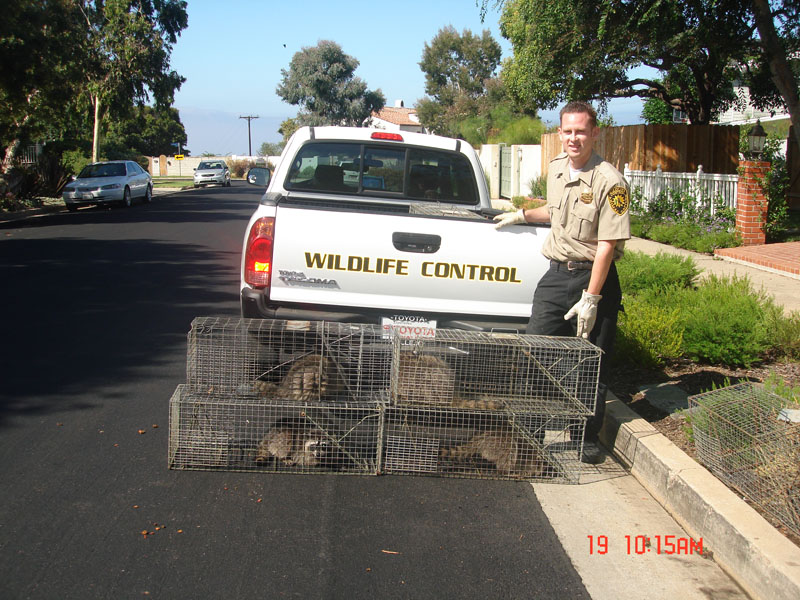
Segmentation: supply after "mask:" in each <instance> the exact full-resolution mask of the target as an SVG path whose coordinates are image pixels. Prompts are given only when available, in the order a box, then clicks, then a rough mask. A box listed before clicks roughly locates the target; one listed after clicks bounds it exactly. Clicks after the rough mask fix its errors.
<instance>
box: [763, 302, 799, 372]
mask: <svg viewBox="0 0 800 600" xmlns="http://www.w3.org/2000/svg"><path fill="white" fill-rule="evenodd" d="M766 321H767V323H766V326H767V331H768V336H769V339H770V340H771V342H772V349H773V350H774V351H775V353H776V354H777V355H778V356H779V357H782V358H785V359H787V360H800V311H793V312H792V313H791V314H790V315H789V316H786V315H784V313H783V310H781V308H780V307H771V309H770V310H768V311H767V317H766Z"/></svg>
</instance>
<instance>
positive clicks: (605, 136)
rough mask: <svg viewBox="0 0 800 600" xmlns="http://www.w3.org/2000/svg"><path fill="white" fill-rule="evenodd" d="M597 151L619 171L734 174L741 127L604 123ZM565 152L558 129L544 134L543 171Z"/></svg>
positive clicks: (596, 147)
mask: <svg viewBox="0 0 800 600" xmlns="http://www.w3.org/2000/svg"><path fill="white" fill-rule="evenodd" d="M594 147H595V150H596V151H597V153H598V154H599V155H600V156H602V157H603V158H605V159H606V160H607V161H609V162H610V163H611V164H613V165H614V166H615V167H616V168H617V169H619V171H620V172H622V170H623V169H624V168H625V164H628V167H629V168H630V169H632V170H636V171H655V170H656V169H657V168H658V166H659V165H661V170H662V171H664V172H673V173H686V172H695V171H697V169H698V168H699V167H700V166H701V165H702V167H703V170H704V171H705V172H706V173H722V174H734V173H736V172H737V168H738V166H739V127H737V126H735V125H682V124H677V125H625V126H623V127H603V128H602V129H601V130H600V135H599V137H598V139H597V141H596V142H595V146H594ZM561 152H562V147H561V141H560V140H559V138H558V134H557V133H548V134H545V135H543V136H542V173H547V170H548V164H549V163H550V160H552V159H553V158H554V157H555V156H557V155H558V154H560V153H561Z"/></svg>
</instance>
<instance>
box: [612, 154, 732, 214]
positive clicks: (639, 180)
mask: <svg viewBox="0 0 800 600" xmlns="http://www.w3.org/2000/svg"><path fill="white" fill-rule="evenodd" d="M623 175H624V176H625V179H627V180H628V184H629V185H630V186H631V190H633V189H635V188H639V189H640V190H641V192H642V195H643V197H644V202H645V208H646V207H647V205H648V204H649V203H650V202H651V201H652V200H655V199H656V198H657V197H658V195H659V194H660V193H661V192H665V191H666V190H668V189H673V190H676V191H679V192H687V193H688V194H689V195H691V196H694V197H695V198H697V199H698V200H701V199H705V200H711V201H712V202H711V203H710V210H711V214H712V215H713V214H714V211H715V208H716V206H715V204H714V202H713V200H714V199H715V198H720V199H721V200H722V203H723V204H724V205H725V207H726V208H732V209H736V189H737V185H738V182H739V176H738V175H721V174H718V173H704V172H703V165H700V166H699V167H698V168H697V172H696V173H664V172H663V171H662V170H661V165H659V166H658V168H657V169H656V170H655V171H632V170H631V169H629V168H628V164H627V163H626V164H625V172H624V173H623Z"/></svg>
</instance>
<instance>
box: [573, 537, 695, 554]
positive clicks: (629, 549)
mask: <svg viewBox="0 0 800 600" xmlns="http://www.w3.org/2000/svg"><path fill="white" fill-rule="evenodd" d="M586 537H587V538H589V554H608V550H609V543H608V536H607V535H588V536H586ZM625 551H626V553H627V554H629V555H636V554H648V553H652V554H676V555H686V556H689V555H692V554H698V555H701V556H702V554H703V538H700V539H698V540H695V539H694V538H691V537H682V536H677V535H652V536H651V535H626V536H625Z"/></svg>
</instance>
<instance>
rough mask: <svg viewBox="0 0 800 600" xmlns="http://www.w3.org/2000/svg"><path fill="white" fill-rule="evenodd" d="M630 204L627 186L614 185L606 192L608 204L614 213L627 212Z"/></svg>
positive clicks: (621, 213)
mask: <svg viewBox="0 0 800 600" xmlns="http://www.w3.org/2000/svg"><path fill="white" fill-rule="evenodd" d="M630 204H631V200H630V197H629V196H628V188H626V187H625V186H623V185H615V186H614V187H613V188H611V190H610V191H609V192H608V205H609V206H610V207H611V210H613V211H614V213H616V214H618V215H620V216H622V215H624V214H625V213H626V212H628V207H629V206H630Z"/></svg>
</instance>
